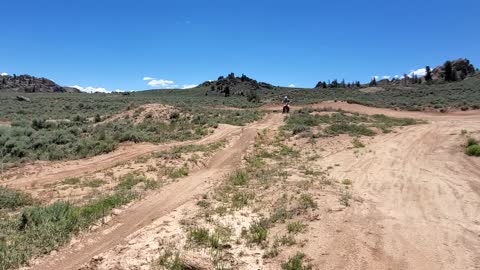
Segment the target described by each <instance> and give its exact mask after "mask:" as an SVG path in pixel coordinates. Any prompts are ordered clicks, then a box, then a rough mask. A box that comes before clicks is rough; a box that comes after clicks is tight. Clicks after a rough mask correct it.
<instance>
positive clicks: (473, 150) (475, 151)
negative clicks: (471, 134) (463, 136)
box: [465, 138, 480, 157]
mask: <svg viewBox="0 0 480 270" xmlns="http://www.w3.org/2000/svg"><path fill="white" fill-rule="evenodd" d="M465 154H467V155H469V156H476V157H480V144H479V143H478V140H476V139H474V138H468V140H467V144H466V149H465Z"/></svg>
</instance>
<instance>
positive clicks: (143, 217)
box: [2, 102, 480, 269]
mask: <svg viewBox="0 0 480 270" xmlns="http://www.w3.org/2000/svg"><path fill="white" fill-rule="evenodd" d="M277 107H278V106H276V107H273V106H265V107H264V108H263V109H273V108H274V109H278V108H277ZM312 107H332V108H338V109H343V110H346V111H351V112H359V113H364V114H385V115H388V116H395V117H412V118H417V119H425V120H428V121H429V123H428V124H422V125H417V126H409V127H404V128H401V129H399V130H398V131H396V132H393V133H390V134H385V135H382V136H378V137H376V138H374V139H373V140H371V141H369V142H368V144H367V147H366V149H364V150H362V151H361V152H360V153H359V152H357V151H352V150H351V149H335V150H334V151H332V153H329V154H328V155H325V156H324V157H322V158H321V159H320V160H319V161H318V162H319V163H321V165H322V166H327V165H331V167H332V169H331V171H330V173H331V175H332V176H333V177H335V178H337V179H344V178H348V179H351V180H352V181H353V192H354V194H355V195H356V196H358V197H359V199H358V200H359V201H361V203H355V204H353V205H352V206H351V207H349V208H348V209H345V210H343V211H339V212H335V211H333V212H334V213H333V214H332V215H327V214H325V213H318V214H317V215H318V216H319V217H318V219H317V220H316V221H315V222H313V223H312V224H311V225H310V227H309V230H308V233H307V237H308V238H311V239H310V240H311V241H308V242H306V244H305V245H304V246H303V250H304V252H305V253H306V254H307V255H308V257H309V258H310V261H311V263H312V264H313V265H314V269H480V159H478V158H474V157H468V156H466V155H465V154H464V153H463V148H462V144H463V143H464V141H465V136H464V135H461V133H460V132H461V130H467V131H468V132H470V133H471V134H475V135H476V136H478V135H479V134H480V112H479V111H469V112H455V113H448V114H440V113H422V112H403V111H394V110H388V109H379V108H370V107H365V106H361V105H357V104H347V103H342V102H337V103H335V102H323V103H320V104H316V105H313V106H312ZM293 108H294V109H295V108H296V107H293ZM282 119H283V117H282V115H281V114H276V113H275V114H273V113H272V114H269V115H267V117H266V118H264V119H263V120H261V121H259V122H257V123H254V124H250V125H248V126H246V127H244V128H234V127H230V126H224V127H222V128H220V129H219V131H217V132H216V133H214V134H213V135H211V136H209V137H206V138H205V139H203V140H202V141H200V142H198V143H202V142H203V143H206V142H213V141H215V140H219V139H221V138H225V137H227V136H230V137H232V138H233V139H232V142H231V143H230V144H229V145H228V146H227V147H226V148H224V149H223V150H221V151H219V152H218V153H216V154H215V155H213V156H212V158H211V159H210V160H209V162H208V165H207V166H206V167H204V168H202V169H199V170H197V171H196V172H194V173H193V174H191V175H190V176H188V177H185V178H182V179H180V180H179V181H177V182H174V183H172V184H169V185H167V186H165V187H163V188H162V189H161V190H159V191H157V192H154V193H153V194H150V195H148V196H147V197H146V198H145V199H143V200H141V201H139V202H137V203H135V204H134V205H132V206H131V207H129V208H128V209H126V210H125V211H123V212H122V213H120V214H119V215H118V216H115V217H114V218H113V219H112V220H110V221H109V222H108V223H107V225H105V226H102V227H101V228H98V229H97V230H95V231H93V232H91V233H87V234H85V235H83V236H82V237H83V238H82V239H80V240H79V241H76V242H75V243H72V244H71V245H69V246H67V247H65V248H61V249H60V250H59V251H58V252H54V253H52V254H50V255H48V256H46V257H44V258H40V259H39V260H36V261H35V262H34V265H32V267H31V268H32V269H79V268H80V267H82V265H83V266H84V267H86V268H90V269H97V268H98V269H112V268H117V269H123V268H125V269H143V268H148V264H145V261H148V260H151V259H154V257H152V253H151V252H150V253H149V252H146V253H142V252H140V251H141V250H144V249H145V250H148V249H150V250H154V249H155V248H156V247H157V246H156V245H158V239H157V238H156V237H159V235H163V236H168V233H166V231H165V230H164V229H161V228H162V226H160V225H161V224H166V223H168V222H169V221H168V220H169V218H170V219H174V218H175V216H178V213H182V211H184V209H193V208H191V206H192V205H193V203H192V202H193V201H194V200H195V198H198V196H200V195H201V194H204V193H205V192H207V191H208V190H210V189H211V187H212V186H213V185H214V184H215V183H216V182H217V181H220V179H221V178H222V177H223V176H224V175H225V174H226V173H228V172H229V171H232V170H233V169H235V168H236V167H237V166H238V165H239V164H240V162H241V157H242V155H243V154H244V153H245V151H246V150H247V148H248V146H249V145H251V144H252V143H253V141H254V138H255V136H256V134H257V132H258V131H259V130H260V129H263V128H275V127H278V126H280V125H281V124H282ZM165 147H168V146H165V145H146V144H137V145H129V146H125V147H124V148H121V149H119V150H118V151H115V152H114V153H111V154H108V155H102V156H98V157H94V158H91V159H87V160H81V161H69V162H63V163H59V164H57V165H58V166H56V167H53V166H52V167H51V168H45V167H46V166H40V167H39V168H40V170H39V171H38V172H37V174H35V175H33V176H34V177H32V175H28V176H24V177H23V178H22V176H20V177H17V178H12V177H9V180H3V182H2V184H8V185H10V186H12V187H17V188H27V187H28V186H29V185H32V183H36V182H41V183H49V182H54V181H58V180H59V179H63V178H65V177H67V176H77V175H82V174H87V173H91V172H93V171H97V170H102V169H106V168H108V167H111V166H113V164H115V163H117V162H121V161H122V160H129V159H132V158H134V157H138V156H140V155H142V154H145V153H147V152H149V151H154V150H159V149H164V148H165ZM318 147H320V146H318ZM332 149H333V148H332ZM337 165H338V166H337ZM32 166H34V165H32ZM32 171H35V170H32ZM7 173H12V172H7ZM12 175H18V172H15V173H12ZM332 198H333V197H332ZM332 198H330V197H328V196H325V198H323V199H322V200H326V202H327V201H328V200H333V199H332ZM319 200H320V198H319ZM189 205H190V206H189ZM189 207H190V208H189ZM182 209H183V210H182ZM180 216H181V215H180ZM177 218H178V217H177ZM165 222H166V223H165ZM167 230H168V229H167ZM171 230H174V229H170V230H168V231H171ZM179 241H180V240H179ZM120 251H121V252H120ZM129 254H130V255H129ZM119 256H122V258H119ZM99 258H100V259H99ZM142 259H144V260H143V261H142ZM98 260H100V261H98ZM120 261H123V262H127V261H129V262H137V263H123V264H120V265H116V262H120ZM266 265H267V266H265V267H264V268H265V269H275V268H272V267H269V266H268V263H267V264H266ZM245 269H249V268H245ZM259 269H263V268H262V267H259Z"/></svg>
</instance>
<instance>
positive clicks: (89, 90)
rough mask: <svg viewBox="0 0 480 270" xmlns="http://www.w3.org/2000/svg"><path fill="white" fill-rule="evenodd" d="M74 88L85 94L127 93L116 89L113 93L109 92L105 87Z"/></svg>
mask: <svg viewBox="0 0 480 270" xmlns="http://www.w3.org/2000/svg"><path fill="white" fill-rule="evenodd" d="M71 87H73V88H77V89H78V90H80V91H82V92H85V93H114V92H115V93H120V92H125V90H122V89H115V90H113V91H108V90H107V89H105V88H103V87H92V86H88V87H82V86H80V85H73V86H71Z"/></svg>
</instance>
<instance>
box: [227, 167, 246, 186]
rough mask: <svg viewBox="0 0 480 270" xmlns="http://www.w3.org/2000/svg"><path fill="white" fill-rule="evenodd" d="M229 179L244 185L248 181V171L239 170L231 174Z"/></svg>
mask: <svg viewBox="0 0 480 270" xmlns="http://www.w3.org/2000/svg"><path fill="white" fill-rule="evenodd" d="M229 181H230V183H232V184H233V185H235V186H244V185H246V184H247V183H248V173H247V172H246V171H245V170H237V171H235V172H233V173H232V174H231V175H230V177H229Z"/></svg>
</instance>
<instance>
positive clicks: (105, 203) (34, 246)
mask: <svg viewBox="0 0 480 270" xmlns="http://www.w3.org/2000/svg"><path fill="white" fill-rule="evenodd" d="M135 197H136V194H135V193H131V192H115V193H114V194H112V195H108V196H105V197H102V198H99V199H97V200H94V201H91V202H90V203H87V204H86V205H84V206H74V205H73V204H71V203H69V202H62V201H59V202H55V203H53V204H51V205H48V206H35V207H30V208H26V209H24V210H23V211H22V212H21V214H20V215H18V216H17V217H12V218H10V219H8V220H3V219H1V220H0V228H2V233H3V234H5V238H6V241H0V262H2V264H1V267H2V269H10V268H17V267H19V266H21V265H22V264H25V263H26V262H27V261H28V260H29V259H30V258H31V257H33V256H38V255H41V254H47V253H48V252H50V251H51V250H53V249H55V248H57V247H58V246H60V245H62V244H64V243H65V242H67V241H68V240H69V239H70V237H71V236H72V235H73V234H74V233H77V232H78V231H79V230H80V229H83V228H87V227H88V226H90V225H91V224H92V223H93V222H96V221H97V220H98V219H99V218H101V217H103V216H104V215H106V214H108V213H109V212H110V210H111V209H113V208H115V207H118V206H120V205H123V204H126V203H128V202H130V201H131V200H133V199H134V198H135Z"/></svg>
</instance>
